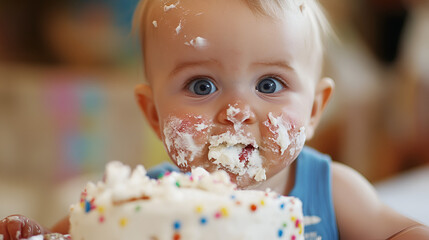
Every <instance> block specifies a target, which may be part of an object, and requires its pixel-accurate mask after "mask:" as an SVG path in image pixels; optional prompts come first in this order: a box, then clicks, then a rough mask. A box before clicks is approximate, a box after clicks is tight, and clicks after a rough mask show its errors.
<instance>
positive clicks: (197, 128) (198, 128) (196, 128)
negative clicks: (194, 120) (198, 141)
mask: <svg viewBox="0 0 429 240" xmlns="http://www.w3.org/2000/svg"><path fill="white" fill-rule="evenodd" d="M194 126H195V130H197V131H198V132H201V131H202V130H204V129H207V128H208V127H209V126H208V125H206V124H204V123H198V124H195V125H194Z"/></svg>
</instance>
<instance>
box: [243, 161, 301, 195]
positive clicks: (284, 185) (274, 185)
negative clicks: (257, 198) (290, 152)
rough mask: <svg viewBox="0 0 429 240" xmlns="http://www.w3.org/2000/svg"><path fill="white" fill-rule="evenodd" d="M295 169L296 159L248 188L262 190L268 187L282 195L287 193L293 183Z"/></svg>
mask: <svg viewBox="0 0 429 240" xmlns="http://www.w3.org/2000/svg"><path fill="white" fill-rule="evenodd" d="M295 169H296V161H295V162H294V163H293V164H291V165H290V166H289V167H286V168H284V169H282V170H281V171H280V172H279V173H277V174H276V175H274V176H272V177H270V178H269V179H267V180H266V181H263V182H261V183H258V184H256V185H253V186H250V187H249V188H248V189H255V190H263V191H264V190H265V189H267V188H269V189H271V190H273V191H275V192H277V193H280V194H282V195H289V193H290V192H291V191H292V189H293V187H294V185H295Z"/></svg>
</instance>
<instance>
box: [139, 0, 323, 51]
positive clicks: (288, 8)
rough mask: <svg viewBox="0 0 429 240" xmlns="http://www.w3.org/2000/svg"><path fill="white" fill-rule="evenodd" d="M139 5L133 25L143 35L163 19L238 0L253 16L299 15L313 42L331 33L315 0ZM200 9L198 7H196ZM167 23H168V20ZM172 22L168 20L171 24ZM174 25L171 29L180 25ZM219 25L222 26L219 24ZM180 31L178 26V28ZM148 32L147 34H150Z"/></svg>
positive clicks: (161, 0) (152, 0)
mask: <svg viewBox="0 0 429 240" xmlns="http://www.w3.org/2000/svg"><path fill="white" fill-rule="evenodd" d="M141 1H142V2H141V3H140V7H139V8H138V9H137V10H136V16H135V23H137V24H135V25H138V28H139V29H140V30H139V31H140V33H141V35H142V37H144V36H145V35H146V34H148V32H150V31H152V30H154V29H155V28H156V27H157V26H158V25H160V24H162V22H163V21H164V22H167V21H173V22H176V21H186V19H187V18H189V17H191V16H193V15H199V14H209V13H210V11H211V9H210V8H207V5H209V4H210V3H216V2H219V4H224V5H225V8H227V7H228V4H229V3H232V2H233V1H235V2H241V3H242V7H243V8H247V9H249V10H251V11H252V12H254V14H255V15H256V16H258V15H259V16H260V17H261V16H265V17H271V18H273V19H276V18H282V17H284V16H285V15H286V14H290V13H293V14H294V13H295V14H300V15H302V17H303V18H304V19H305V20H307V21H308V22H309V26H310V28H311V29H310V31H311V33H312V36H311V38H312V39H313V40H314V43H315V44H317V45H320V46H322V45H323V41H324V39H325V38H327V37H329V35H330V32H331V31H330V29H331V28H330V25H329V23H328V21H327V19H326V17H325V16H324V13H323V9H322V8H321V6H320V5H319V4H318V3H317V0H227V1H225V2H226V4H225V3H221V2H222V0H203V1H201V0H141ZM199 8H200V9H199ZM167 24H169V23H167ZM170 24H171V23H170ZM170 27H174V30H175V29H176V28H177V27H179V26H178V25H177V26H170ZM220 27H222V26H220ZM178 30H180V29H178ZM151 34H152V33H150V34H149V35H151Z"/></svg>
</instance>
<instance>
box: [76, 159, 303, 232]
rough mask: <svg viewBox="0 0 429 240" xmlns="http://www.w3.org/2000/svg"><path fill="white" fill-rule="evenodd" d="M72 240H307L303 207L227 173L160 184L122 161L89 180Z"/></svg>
mask: <svg viewBox="0 0 429 240" xmlns="http://www.w3.org/2000/svg"><path fill="white" fill-rule="evenodd" d="M70 224H71V228H70V234H71V236H72V239H73V240H98V239H100V240H120V239H127V240H137V239H138V240H142V239H148V240H164V239H168V240H171V239H173V240H179V239H184V240H193V239H204V240H210V239H213V240H215V239H216V240H219V239H226V240H228V239H230V240H233V239H234V240H235V239H243V240H248V239H258V240H260V239H288V240H289V239H296V240H298V239H303V228H304V226H303V215H302V210H301V202H300V201H299V199H296V198H293V197H284V196H281V195H278V194H277V193H274V192H272V191H268V190H267V191H255V190H236V187H235V185H234V184H233V183H231V182H230V180H229V176H228V175H227V174H226V173H225V172H222V171H219V172H215V173H212V174H209V173H208V172H206V171H205V170H204V169H202V168H196V169H194V170H193V171H192V173H191V174H183V173H176V172H171V173H170V172H167V173H166V174H164V176H162V177H160V178H159V179H158V180H154V179H150V178H149V177H147V176H146V171H145V169H144V168H143V167H142V166H138V167H137V168H136V169H135V170H134V171H133V172H131V169H130V167H128V166H125V165H123V164H122V163H120V162H112V163H110V164H108V165H107V168H106V173H105V178H104V180H103V181H100V182H98V183H96V184H94V183H88V185H87V186H86V188H85V190H84V191H83V192H82V196H81V201H80V203H77V204H74V205H72V206H71V209H70Z"/></svg>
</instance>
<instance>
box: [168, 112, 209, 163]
mask: <svg viewBox="0 0 429 240" xmlns="http://www.w3.org/2000/svg"><path fill="white" fill-rule="evenodd" d="M211 126H212V123H211V121H209V120H207V119H204V118H203V117H202V116H194V115H189V114H188V115H184V116H170V117H168V118H167V119H166V120H165V121H164V126H163V140H164V144H165V147H166V148H167V151H168V153H169V155H170V157H171V158H172V160H173V161H175V162H176V164H177V165H178V166H179V167H181V168H184V169H186V168H188V167H189V163H190V162H192V161H194V160H195V158H198V157H200V156H201V155H202V154H203V151H204V149H205V148H204V147H205V145H206V144H207V136H208V134H209V132H210V129H211Z"/></svg>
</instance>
